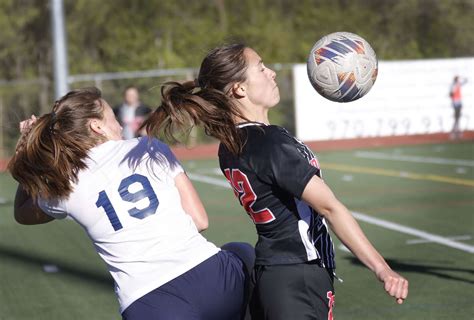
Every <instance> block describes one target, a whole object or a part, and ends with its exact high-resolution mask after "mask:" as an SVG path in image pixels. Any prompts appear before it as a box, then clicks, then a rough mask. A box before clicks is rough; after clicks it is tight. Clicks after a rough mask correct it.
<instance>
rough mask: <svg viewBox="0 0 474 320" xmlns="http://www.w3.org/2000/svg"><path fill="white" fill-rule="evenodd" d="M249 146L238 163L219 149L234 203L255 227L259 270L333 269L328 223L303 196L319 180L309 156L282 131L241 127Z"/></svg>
mask: <svg viewBox="0 0 474 320" xmlns="http://www.w3.org/2000/svg"><path fill="white" fill-rule="evenodd" d="M239 128H240V132H241V134H242V137H243V139H244V141H246V143H245V145H244V148H243V151H242V153H241V154H240V155H239V156H238V157H236V156H234V155H232V153H230V152H229V150H227V148H226V147H225V146H224V145H223V144H221V145H220V146H219V162H220V167H221V170H222V172H223V173H224V175H225V176H226V178H227V180H228V181H229V182H230V184H231V186H232V188H233V190H234V193H235V195H236V197H237V198H238V199H239V201H240V203H241V205H242V206H243V207H244V208H245V210H246V211H247V213H248V214H249V216H250V218H251V219H252V220H253V221H254V223H255V226H256V229H257V233H258V241H257V244H256V246H255V250H256V264H257V265H275V264H294V263H303V262H307V261H312V260H319V262H320V264H321V266H323V267H326V268H328V269H335V263H334V248H333V243H332V240H331V237H330V235H329V233H328V228H327V226H326V223H325V220H324V218H323V217H322V216H320V215H319V214H318V213H317V212H316V211H315V210H314V209H313V208H311V207H310V206H309V205H308V204H307V203H306V202H304V201H302V200H301V195H302V193H303V191H304V188H305V187H306V184H307V183H308V182H309V180H310V179H311V178H312V177H313V176H314V175H317V176H319V177H321V171H320V168H319V164H318V161H317V159H316V157H315V156H314V154H313V153H312V152H311V150H310V149H309V148H308V147H307V146H306V145H304V144H303V143H302V142H301V141H299V140H297V139H296V138H295V137H293V136H292V135H291V134H290V133H288V131H286V130H285V129H284V128H282V127H279V126H275V125H265V124H261V123H255V122H251V123H243V124H240V125H239Z"/></svg>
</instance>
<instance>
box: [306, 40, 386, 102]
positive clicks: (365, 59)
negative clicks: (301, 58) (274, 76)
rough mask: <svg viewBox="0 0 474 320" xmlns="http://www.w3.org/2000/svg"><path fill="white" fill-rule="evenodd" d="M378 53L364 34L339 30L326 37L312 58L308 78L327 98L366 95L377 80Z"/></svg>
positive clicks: (315, 47)
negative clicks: (362, 35)
mask: <svg viewBox="0 0 474 320" xmlns="http://www.w3.org/2000/svg"><path fill="white" fill-rule="evenodd" d="M377 65H378V63H377V56H376V55H375V52H374V50H373V49H372V47H371V46H370V45H369V43H368V42H367V41H365V40H364V39H363V38H362V37H360V36H358V35H356V34H354V33H349V32H335V33H331V34H328V35H327V36H324V37H322V38H321V39H320V40H319V41H318V42H316V44H315V45H314V46H313V48H312V49H311V53H310V54H309V57H308V63H307V68H308V77H309V80H310V82H311V84H312V85H313V87H314V88H315V89H316V91H317V92H318V93H319V94H320V95H322V96H323V97H325V98H327V99H329V100H331V101H336V102H349V101H354V100H357V99H359V98H361V97H363V96H364V95H365V94H367V92H369V90H370V88H372V85H373V84H374V82H375V79H377Z"/></svg>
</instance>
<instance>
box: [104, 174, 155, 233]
mask: <svg viewBox="0 0 474 320" xmlns="http://www.w3.org/2000/svg"><path fill="white" fill-rule="evenodd" d="M134 183H139V184H141V186H142V188H141V189H140V190H138V191H136V192H130V191H129V190H128V189H129V187H130V186H131V185H132V184H134ZM117 191H118V193H119V194H120V197H121V198H122V200H124V201H127V202H132V203H135V202H138V201H140V200H143V199H145V198H148V201H149V204H148V207H146V208H143V209H138V208H136V207H134V208H132V209H130V210H128V214H129V215H130V216H132V217H134V218H138V219H143V218H146V217H148V216H149V215H152V214H155V212H156V209H158V205H159V203H160V202H159V201H158V197H157V196H156V193H155V191H153V188H152V186H151V184H150V180H148V178H147V177H145V176H143V175H141V174H132V175H131V176H128V177H126V178H125V179H123V180H122V181H121V182H120V186H119V188H118V190H117ZM95 205H96V206H97V208H100V207H102V208H104V210H105V213H106V214H107V217H108V218H109V221H110V223H111V224H112V227H113V228H114V230H115V231H117V230H120V229H122V228H123V226H122V223H121V222H120V219H119V217H118V216H117V212H116V211H115V208H114V207H113V205H112V203H111V202H110V199H109V197H108V196H107V193H106V192H105V190H102V191H101V192H99V199H97V202H96V203H95Z"/></svg>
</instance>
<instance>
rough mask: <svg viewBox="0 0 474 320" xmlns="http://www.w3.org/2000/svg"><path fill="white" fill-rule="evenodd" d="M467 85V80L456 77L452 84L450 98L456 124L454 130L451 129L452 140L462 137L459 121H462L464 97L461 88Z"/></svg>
mask: <svg viewBox="0 0 474 320" xmlns="http://www.w3.org/2000/svg"><path fill="white" fill-rule="evenodd" d="M466 83H467V79H462V80H461V78H459V76H455V77H454V79H453V83H452V84H451V89H450V90H449V96H450V97H451V105H452V106H453V109H454V123H453V128H452V129H451V139H459V138H461V136H462V133H461V129H460V128H459V119H461V109H462V95H461V86H463V85H464V84H466Z"/></svg>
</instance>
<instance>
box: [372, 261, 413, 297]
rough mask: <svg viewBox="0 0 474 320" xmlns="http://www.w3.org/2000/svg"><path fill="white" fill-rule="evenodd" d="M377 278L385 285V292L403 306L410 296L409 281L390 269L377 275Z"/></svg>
mask: <svg viewBox="0 0 474 320" xmlns="http://www.w3.org/2000/svg"><path fill="white" fill-rule="evenodd" d="M377 278H378V279H379V280H380V281H382V282H383V283H384V289H385V291H386V292H387V293H388V294H389V295H390V296H392V297H394V298H395V299H396V300H397V303H398V304H402V303H403V301H404V300H405V299H406V298H407V296H408V280H407V279H405V278H403V277H402V276H401V275H399V274H398V273H396V272H395V271H393V270H391V269H390V268H387V269H385V270H383V271H381V272H379V273H377Z"/></svg>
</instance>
